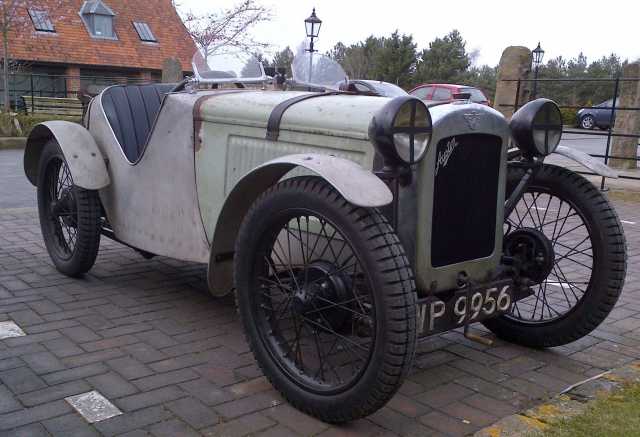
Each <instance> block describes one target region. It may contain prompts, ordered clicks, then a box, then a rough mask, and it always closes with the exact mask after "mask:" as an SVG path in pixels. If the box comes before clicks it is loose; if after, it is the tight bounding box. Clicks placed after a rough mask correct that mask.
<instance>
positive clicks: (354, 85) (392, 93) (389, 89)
mask: <svg viewBox="0 0 640 437" xmlns="http://www.w3.org/2000/svg"><path fill="white" fill-rule="evenodd" d="M337 88H339V89H345V90H349V91H353V92H357V93H359V94H371V95H375V96H382V97H397V96H406V95H407V92H406V91H405V90H403V89H402V88H400V87H399V86H398V85H394V84H392V83H389V82H382V81H380V80H364V79H356V80H349V83H348V84H347V85H346V86H345V85H344V83H339V84H338V86H337Z"/></svg>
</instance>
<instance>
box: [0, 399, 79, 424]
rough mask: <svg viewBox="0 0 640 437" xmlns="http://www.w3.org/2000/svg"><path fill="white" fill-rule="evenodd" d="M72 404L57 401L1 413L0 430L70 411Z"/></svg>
mask: <svg viewBox="0 0 640 437" xmlns="http://www.w3.org/2000/svg"><path fill="white" fill-rule="evenodd" d="M70 411H71V406H70V405H69V404H67V403H66V402H65V401H63V400H60V401H55V402H51V403H48V404H44V405H38V406H37V407H32V408H25V409H22V410H19V411H14V412H12V413H7V414H2V415H0V430H1V431H8V430H11V429H14V428H18V427H21V426H23V425H28V424H30V423H37V422H40V421H42V420H46V419H49V418H52V417H56V416H61V415H63V414H66V413H69V412H70Z"/></svg>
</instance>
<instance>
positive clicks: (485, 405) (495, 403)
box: [462, 393, 519, 417]
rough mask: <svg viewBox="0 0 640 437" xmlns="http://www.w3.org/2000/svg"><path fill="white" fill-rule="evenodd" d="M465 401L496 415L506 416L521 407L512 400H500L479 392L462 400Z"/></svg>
mask: <svg viewBox="0 0 640 437" xmlns="http://www.w3.org/2000/svg"><path fill="white" fill-rule="evenodd" d="M462 402H463V403H465V404H467V405H470V406H472V407H474V408H477V409H478V410H482V411H486V412H487V413H489V414H492V415H494V416H496V417H504V416H508V415H510V414H513V413H515V412H517V411H518V409H519V407H518V406H516V405H514V404H513V403H511V402H505V401H499V400H497V399H493V398H490V397H488V396H484V395H483V394H480V393H477V394H475V395H473V396H469V397H467V398H465V399H463V400H462Z"/></svg>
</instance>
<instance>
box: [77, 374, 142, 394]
mask: <svg viewBox="0 0 640 437" xmlns="http://www.w3.org/2000/svg"><path fill="white" fill-rule="evenodd" d="M87 382H88V383H89V384H91V385H92V386H93V388H95V389H96V390H98V391H99V392H100V393H102V394H103V395H105V396H106V397H107V398H109V399H116V398H120V397H123V396H128V395H132V394H134V393H136V392H137V391H138V389H137V388H136V387H135V386H134V385H133V384H131V383H129V382H128V381H127V380H126V379H124V378H123V377H121V376H120V375H118V374H117V373H115V372H109V373H104V374H102V375H96V376H92V377H89V378H87Z"/></svg>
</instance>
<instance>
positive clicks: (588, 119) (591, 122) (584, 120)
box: [580, 114, 596, 130]
mask: <svg viewBox="0 0 640 437" xmlns="http://www.w3.org/2000/svg"><path fill="white" fill-rule="evenodd" d="M580 127H581V128H582V129H587V130H591V129H594V128H595V127H596V120H595V119H594V118H593V115H591V114H587V115H583V116H582V117H580Z"/></svg>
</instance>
